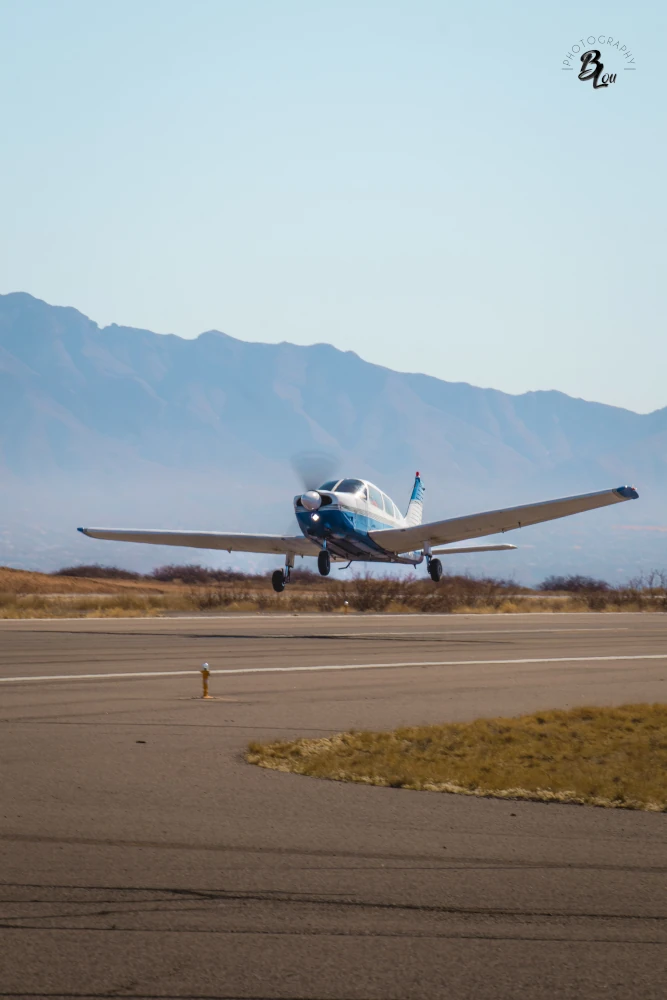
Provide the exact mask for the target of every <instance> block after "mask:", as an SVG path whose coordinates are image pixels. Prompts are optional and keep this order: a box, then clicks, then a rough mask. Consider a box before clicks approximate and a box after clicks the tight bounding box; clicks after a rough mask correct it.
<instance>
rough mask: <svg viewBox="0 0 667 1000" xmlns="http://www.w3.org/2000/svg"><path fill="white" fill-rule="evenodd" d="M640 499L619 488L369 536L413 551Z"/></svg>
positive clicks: (395, 548) (389, 547)
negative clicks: (425, 546)
mask: <svg viewBox="0 0 667 1000" xmlns="http://www.w3.org/2000/svg"><path fill="white" fill-rule="evenodd" d="M638 496H639V494H638V493H637V490H636V489H635V488H634V487H633V486H619V487H617V488H616V489H615V490H601V491H600V492H599V493H582V494H581V495H580V496H575V497H562V498H561V499H559V500H545V501H543V502H542V503H529V504H525V505H523V506H522V507H505V508H504V509H502V510H489V511H485V512H484V513H482V514H466V515H465V516H464V517H450V518H448V519H447V520H446V521H431V522H430V523H428V522H427V523H426V524H417V525H415V526H414V527H409V528H387V529H384V528H383V529H381V530H380V531H370V532H369V536H370V538H372V539H373V541H374V542H376V543H377V544H378V545H380V546H381V547H382V548H383V549H385V550H387V551H388V552H410V551H414V550H416V549H421V548H423V546H424V545H425V544H430V545H448V544H449V543H450V542H463V541H467V540H468V539H470V538H481V537H482V536H484V535H496V534H498V533H499V532H504V531H512V530H513V529H514V528H527V527H528V525H530V524H541V523H542V522H543V521H554V520H555V519H556V518H559V517H568V516H569V515H570V514H579V513H580V512H581V511H584V510H594V509H595V508H596V507H606V506H607V505H608V504H612V503H622V502H623V501H624V500H636V499H637V497H638Z"/></svg>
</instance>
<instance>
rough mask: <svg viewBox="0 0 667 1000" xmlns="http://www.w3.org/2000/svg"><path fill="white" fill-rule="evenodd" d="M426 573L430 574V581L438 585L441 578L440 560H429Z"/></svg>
mask: <svg viewBox="0 0 667 1000" xmlns="http://www.w3.org/2000/svg"><path fill="white" fill-rule="evenodd" d="M428 571H429V573H430V574H431V579H432V580H433V582H434V583H438V581H439V580H440V579H441V578H442V563H441V562H440V560H439V559H431V564H430V566H429V568H428Z"/></svg>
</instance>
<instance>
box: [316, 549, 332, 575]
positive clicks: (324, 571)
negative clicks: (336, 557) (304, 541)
mask: <svg viewBox="0 0 667 1000" xmlns="http://www.w3.org/2000/svg"><path fill="white" fill-rule="evenodd" d="M317 568H318V569H319V571H320V575H321V576H328V575H329V573H330V572H331V556H330V555H329V553H328V552H327V550H326V549H322V551H321V552H320V554H319V555H318V557H317Z"/></svg>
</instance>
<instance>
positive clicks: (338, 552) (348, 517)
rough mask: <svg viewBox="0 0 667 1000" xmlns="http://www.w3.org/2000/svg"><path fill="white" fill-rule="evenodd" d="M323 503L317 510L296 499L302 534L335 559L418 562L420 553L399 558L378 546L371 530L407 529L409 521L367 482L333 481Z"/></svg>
mask: <svg viewBox="0 0 667 1000" xmlns="http://www.w3.org/2000/svg"><path fill="white" fill-rule="evenodd" d="M316 492H317V493H319V495H320V497H321V498H322V503H321V505H320V507H318V509H317V510H316V511H308V510H306V509H304V506H303V504H302V498H301V496H297V497H295V498H294V513H295V514H296V519H297V521H298V523H299V527H300V528H301V531H302V532H303V534H304V535H305V536H306V537H307V538H312V539H313V541H315V542H317V543H318V544H319V545H322V546H326V548H327V549H328V550H329V552H330V554H331V555H332V556H334V557H336V556H337V557H338V558H344V559H365V560H371V561H378V562H389V561H391V562H414V561H417V559H418V558H419V553H414V554H413V553H410V554H409V555H408V556H407V557H401V556H396V554H395V553H390V552H387V551H386V550H385V549H383V548H381V547H380V546H379V545H377V544H376V543H375V542H374V541H373V539H372V538H370V537H369V532H370V531H380V530H382V529H385V528H401V527H404V525H405V523H406V521H405V518H404V517H403V515H402V514H401V513H400V511H399V510H398V508H397V506H396V504H395V503H394V502H393V501H392V500H391V498H390V497H388V496H387V494H386V493H383V492H382V490H380V489H378V488H377V486H374V485H373V483H369V482H368V481H367V480H365V479H341V480H330V481H329V482H326V483H324V484H323V485H322V486H320V487H319V488H318V489H317V491H316Z"/></svg>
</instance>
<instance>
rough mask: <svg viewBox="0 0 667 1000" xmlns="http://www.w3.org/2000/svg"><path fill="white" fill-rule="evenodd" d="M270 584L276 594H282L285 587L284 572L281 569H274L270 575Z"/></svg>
mask: <svg viewBox="0 0 667 1000" xmlns="http://www.w3.org/2000/svg"><path fill="white" fill-rule="evenodd" d="M271 585H272V587H273V589H274V590H275V592H276V594H282V592H283V590H284V589H285V574H284V573H283V571H282V570H281V569H275V570H274V571H273V576H272V577H271Z"/></svg>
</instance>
